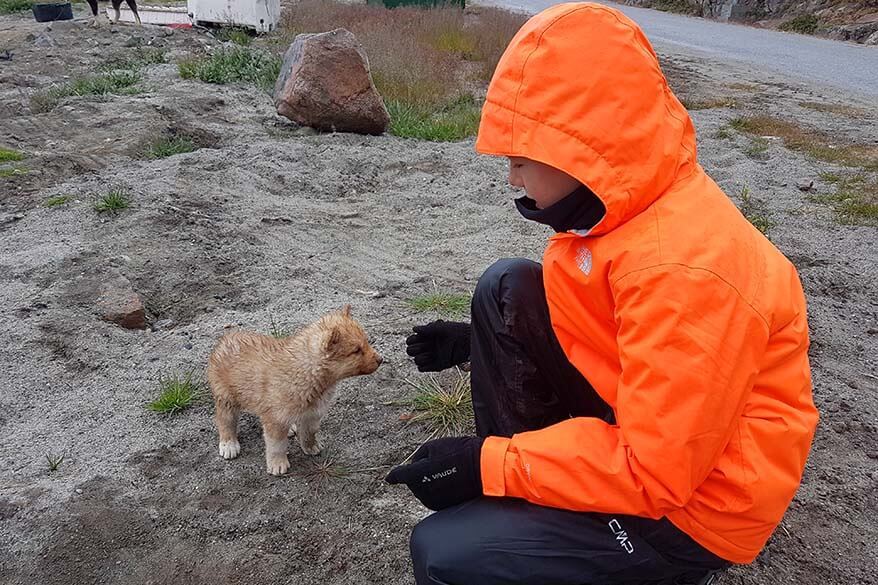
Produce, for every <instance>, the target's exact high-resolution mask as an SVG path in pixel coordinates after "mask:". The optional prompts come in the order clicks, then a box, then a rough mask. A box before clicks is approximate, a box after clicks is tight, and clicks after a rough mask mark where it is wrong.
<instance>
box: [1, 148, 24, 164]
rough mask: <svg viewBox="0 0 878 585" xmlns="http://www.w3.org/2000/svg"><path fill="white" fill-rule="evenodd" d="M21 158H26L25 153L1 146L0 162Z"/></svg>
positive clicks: (16, 160)
mask: <svg viewBox="0 0 878 585" xmlns="http://www.w3.org/2000/svg"><path fill="white" fill-rule="evenodd" d="M20 160H24V154H22V153H20V152H18V151H17V150H12V149H11V148H3V147H2V146H0V162H18V161H20Z"/></svg>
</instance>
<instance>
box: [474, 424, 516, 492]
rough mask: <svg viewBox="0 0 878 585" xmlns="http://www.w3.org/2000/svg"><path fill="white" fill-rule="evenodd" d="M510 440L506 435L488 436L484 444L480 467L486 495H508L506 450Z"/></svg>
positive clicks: (483, 489) (483, 490)
mask: <svg viewBox="0 0 878 585" xmlns="http://www.w3.org/2000/svg"><path fill="white" fill-rule="evenodd" d="M509 441H510V440H509V439H507V438H506V437H486V438H485V442H484V443H483V444H482V454H481V459H480V467H481V472H482V493H483V494H484V495H486V496H496V497H502V496H505V495H506V450H507V449H508V448H509Z"/></svg>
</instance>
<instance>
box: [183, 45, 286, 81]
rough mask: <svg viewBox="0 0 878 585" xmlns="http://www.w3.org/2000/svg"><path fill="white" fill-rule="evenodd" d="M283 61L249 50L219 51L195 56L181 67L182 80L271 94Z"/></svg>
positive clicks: (258, 51)
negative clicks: (254, 88) (242, 86)
mask: <svg viewBox="0 0 878 585" xmlns="http://www.w3.org/2000/svg"><path fill="white" fill-rule="evenodd" d="M280 66H281V60H280V58H279V57H277V56H276V55H270V54H268V53H265V52H263V51H260V50H257V49H251V48H248V47H231V48H227V49H220V50H218V51H216V52H214V53H213V54H211V55H207V56H204V57H192V58H189V59H185V60H183V61H181V62H180V63H179V65H178V67H179V69H180V77H182V78H183V79H197V80H199V81H203V82H205V83H216V84H226V83H248V84H251V85H255V86H257V87H260V88H262V89H263V90H265V91H271V90H272V89H273V88H274V84H275V82H276V81H277V78H278V75H280Z"/></svg>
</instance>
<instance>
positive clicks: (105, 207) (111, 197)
mask: <svg viewBox="0 0 878 585" xmlns="http://www.w3.org/2000/svg"><path fill="white" fill-rule="evenodd" d="M128 206H129V203H128V192H127V191H126V190H125V188H124V187H115V188H113V189H111V190H110V191H109V192H108V193H107V194H106V195H104V196H103V197H101V198H100V199H98V200H97V201H96V202H95V205H94V209H95V211H97V212H98V213H104V212H105V211H119V210H121V209H127V208H128Z"/></svg>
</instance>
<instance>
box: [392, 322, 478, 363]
mask: <svg viewBox="0 0 878 585" xmlns="http://www.w3.org/2000/svg"><path fill="white" fill-rule="evenodd" d="M412 331H414V335H410V336H409V337H408V338H407V339H406V340H405V343H406V345H407V346H408V347H407V348H406V353H407V354H409V355H410V356H412V357H413V358H415V364H416V365H417V366H418V370H419V371H421V372H438V371H440V370H444V369H446V368H450V367H451V366H456V365H459V364H462V363H464V362H466V361H467V360H469V349H470V348H469V344H470V326H469V323H456V322H454V321H443V320H442V319H439V320H438V321H433V322H432V323H428V324H427V325H419V326H417V327H415V328H414V329H412Z"/></svg>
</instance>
